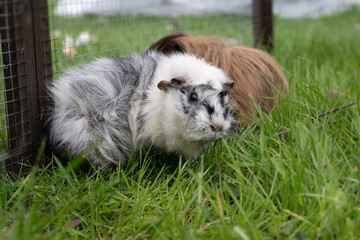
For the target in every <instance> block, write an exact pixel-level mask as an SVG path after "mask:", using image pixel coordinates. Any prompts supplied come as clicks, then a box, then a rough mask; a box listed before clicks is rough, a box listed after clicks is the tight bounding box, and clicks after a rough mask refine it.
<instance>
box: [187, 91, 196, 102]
mask: <svg viewBox="0 0 360 240" xmlns="http://www.w3.org/2000/svg"><path fill="white" fill-rule="evenodd" d="M198 100H199V96H198V94H197V92H190V93H189V96H188V101H189V102H191V103H195V102H197V101H198Z"/></svg>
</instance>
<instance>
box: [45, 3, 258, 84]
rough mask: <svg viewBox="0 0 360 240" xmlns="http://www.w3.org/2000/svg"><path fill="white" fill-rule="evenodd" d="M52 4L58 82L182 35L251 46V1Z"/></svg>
mask: <svg viewBox="0 0 360 240" xmlns="http://www.w3.org/2000/svg"><path fill="white" fill-rule="evenodd" d="M48 6H49V22H50V35H51V39H52V47H51V49H52V57H53V58H52V64H53V74H54V79H55V80H56V79H57V78H58V77H59V76H60V75H61V73H62V72H63V71H64V70H65V69H67V68H68V67H71V66H74V65H77V64H82V63H84V62H88V61H90V60H92V59H94V58H95V57H107V56H122V55H126V54H129V53H131V52H138V53H142V52H143V51H145V49H146V48H147V47H148V46H150V45H151V44H152V43H154V42H155V41H156V40H158V39H159V38H161V37H163V36H165V35H167V34H170V33H174V32H179V31H189V32H191V33H193V34H194V35H218V36H223V37H226V38H231V39H235V40H234V41H236V43H238V44H245V45H251V44H252V42H251V39H252V22H251V21H252V19H251V1H250V0H228V1H215V0H193V1H189V0H106V1H101V0H73V1H70V0H59V1H55V0H48Z"/></svg>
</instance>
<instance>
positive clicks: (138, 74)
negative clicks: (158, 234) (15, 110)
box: [49, 52, 235, 166]
mask: <svg viewBox="0 0 360 240" xmlns="http://www.w3.org/2000/svg"><path fill="white" fill-rule="evenodd" d="M163 58H165V56H163V55H162V54H159V53H156V52H150V53H148V54H146V55H145V56H142V57H141V56H138V55H131V56H129V57H126V58H105V59H98V60H96V61H94V62H92V63H89V64H86V65H84V66H80V67H76V68H73V69H71V70H69V71H67V73H66V74H65V75H64V76H62V77H61V79H59V81H57V82H55V83H54V84H53V86H50V87H49V90H50V95H51V97H52V98H53V100H54V101H55V104H56V105H55V107H54V108H53V109H52V112H51V113H50V117H49V130H50V131H49V142H50V144H51V145H52V146H53V149H54V150H55V151H56V152H57V153H61V154H62V155H63V156H67V155H68V153H70V155H71V156H72V157H75V156H79V155H84V156H85V157H86V158H87V159H88V160H89V161H90V162H91V163H92V164H93V165H99V166H107V165H112V164H115V165H118V164H119V163H120V164H124V163H126V162H127V161H128V159H129V157H130V154H131V152H132V151H133V150H137V149H139V148H140V147H141V146H138V145H139V144H143V143H144V142H146V143H151V141H152V140H151V139H150V138H151V136H150V137H145V138H146V139H141V140H139V142H138V143H136V140H134V139H136V137H137V135H139V132H141V131H143V130H142V128H143V127H144V125H145V122H146V121H147V120H146V119H145V117H146V116H145V115H144V114H143V113H142V112H141V111H138V110H134V109H137V108H140V107H141V106H140V105H141V104H144V103H146V101H147V94H148V92H149V86H152V81H153V79H154V73H155V71H156V69H157V65H158V62H159V60H161V59H163ZM212 68H213V67H212ZM227 104H229V103H228V99H227ZM229 108H231V106H230V105H229ZM131 115H133V116H134V119H133V120H132V119H131ZM129 116H130V117H129ZM229 118H230V121H231V125H232V126H231V129H233V125H234V121H235V120H234V119H235V118H234V117H233V116H232V115H229ZM132 121H133V122H132ZM229 129H230V128H229ZM228 131H230V130H228ZM134 134H135V135H136V136H135V135H134ZM226 135H228V133H226ZM179 151H180V152H181V149H180V150H179Z"/></svg>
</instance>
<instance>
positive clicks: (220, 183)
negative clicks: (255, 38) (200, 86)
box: [0, 9, 360, 239]
mask: <svg viewBox="0 0 360 240" xmlns="http://www.w3.org/2000/svg"><path fill="white" fill-rule="evenodd" d="M359 23H360V9H355V10H353V11H351V12H348V13H346V14H341V15H337V16H331V17H326V18H322V19H304V20H281V19H277V20H276V25H275V27H276V31H275V37H276V38H275V52H274V56H275V58H276V59H277V60H278V62H279V63H280V65H281V66H282V67H283V68H284V70H285V72H286V75H287V77H288V79H289V83H290V87H291V95H290V96H289V97H288V98H285V99H283V101H282V105H281V106H280V107H279V108H278V109H277V110H276V111H274V112H273V114H272V115H271V116H267V115H261V119H260V120H258V121H256V122H255V123H254V126H253V127H252V128H249V129H243V130H241V132H240V133H239V134H238V135H237V136H235V137H234V138H232V139H231V140H228V141H222V142H219V143H217V144H216V146H212V147H210V148H209V149H208V150H207V151H206V152H205V153H204V154H203V155H202V156H201V157H199V158H198V159H196V160H194V161H183V162H179V161H178V160H175V159H172V158H166V157H162V156H159V155H158V154H156V153H153V152H151V153H142V154H141V155H140V156H139V157H137V158H135V157H134V158H133V159H132V161H131V163H130V164H129V166H127V167H126V168H119V169H117V170H116V171H114V172H110V173H97V172H94V171H81V170H80V169H78V168H76V167H74V165H70V166H67V165H63V164H61V163H60V162H59V161H58V160H57V159H56V158H55V157H54V159H52V160H51V161H49V163H48V166H46V167H44V168H38V167H36V166H34V167H33V170H32V172H31V173H30V174H29V175H27V176H24V177H19V178H17V179H16V180H10V179H9V178H7V177H3V178H2V179H1V184H0V238H2V239H89V238H90V239H359V238H360V196H359V194H360V193H359V192H360V172H359V167H360V149H359V146H360V143H359V141H360V140H359V138H360V117H359V110H360V106H359V104H357V105H354V106H352V107H350V108H347V109H344V110H342V111H339V112H337V113H333V114H329V115H327V116H324V117H322V118H319V119H317V120H314V121H311V120H310V119H311V116H313V115H317V114H320V113H322V112H326V111H328V110H331V109H334V108H336V107H339V106H342V105H345V104H347V103H350V102H353V101H357V100H359V99H360V91H359V76H360V48H359V38H360V30H359V29H360V25H359ZM219 31H221V30H219ZM224 34H225V33H221V32H219V35H224ZM329 90H336V91H338V92H339V96H338V98H329V96H328V94H327V92H328V91H329ZM334 120H337V121H338V122H337V123H336V124H335V123H332V122H333V121H334ZM256 125H257V126H258V128H255V126H256ZM280 126H286V127H287V128H289V130H290V134H291V138H290V139H289V140H288V141H285V140H283V139H281V138H280V137H279V135H278V129H279V127H280Z"/></svg>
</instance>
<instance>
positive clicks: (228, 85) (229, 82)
mask: <svg viewBox="0 0 360 240" xmlns="http://www.w3.org/2000/svg"><path fill="white" fill-rule="evenodd" d="M224 87H225V88H226V89H231V88H233V87H234V81H233V80H230V79H228V80H227V81H226V82H225V83H224Z"/></svg>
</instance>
